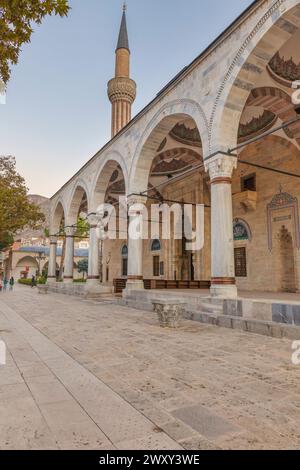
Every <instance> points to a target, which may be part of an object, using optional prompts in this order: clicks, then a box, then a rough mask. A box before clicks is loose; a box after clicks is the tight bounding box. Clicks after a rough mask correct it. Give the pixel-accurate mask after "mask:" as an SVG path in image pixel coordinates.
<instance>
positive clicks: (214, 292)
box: [210, 280, 238, 299]
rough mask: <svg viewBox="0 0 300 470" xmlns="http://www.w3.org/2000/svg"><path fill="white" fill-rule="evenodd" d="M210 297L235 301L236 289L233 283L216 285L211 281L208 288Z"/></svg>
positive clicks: (219, 282)
mask: <svg viewBox="0 0 300 470" xmlns="http://www.w3.org/2000/svg"><path fill="white" fill-rule="evenodd" d="M210 295H211V296H212V297H219V298H223V299H228V298H229V299H235V298H237V296H238V292H237V287H236V285H235V284H233V283H229V282H228V281H227V282H225V281H224V283H222V282H221V281H218V283H214V281H213V280H212V284H211V287H210Z"/></svg>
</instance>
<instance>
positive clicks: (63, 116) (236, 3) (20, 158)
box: [0, 0, 252, 196]
mask: <svg viewBox="0 0 300 470" xmlns="http://www.w3.org/2000/svg"><path fill="white" fill-rule="evenodd" d="M250 3H252V0H226V1H224V0H209V1H206V0H128V1H127V4H128V12H127V21H128V29H129V40H130V48H131V53H132V55H131V63H132V65H131V75H132V78H133V79H134V80H135V81H136V82H137V85H138V95H137V100H136V102H135V104H134V107H133V115H134V114H136V113H137V112H138V111H139V110H140V109H142V108H143V107H144V106H145V105H146V104H147V103H148V102H149V101H150V100H151V99H152V98H153V97H154V96H155V95H156V93H157V92H158V91H159V90H160V89H161V88H162V87H163V86H164V85H165V84H166V83H167V82H168V81H169V80H170V79H172V77H174V76H175V75H176V74H177V73H178V72H179V71H180V70H181V69H182V68H183V67H184V66H186V65H188V64H189V63H190V62H191V61H192V60H193V59H194V58H195V57H196V56H197V55H198V54H200V53H201V51H202V50H203V49H204V48H205V47H206V46H207V45H208V44H209V43H211V42H212V41H213V40H214V39H215V37H216V36H217V35H218V34H220V33H221V32H222V31H223V30H224V29H225V27H226V26H228V24H229V23H230V22H231V21H233V20H234V19H235V18H236V17H237V16H238V15H239V14H240V13H241V12H242V11H243V10H244V9H245V8H246V7H247V6H248V5H250ZM70 5H71V7H72V10H71V12H70V15H69V17H68V18H65V19H60V18H58V17H53V18H49V19H47V20H45V21H44V23H43V24H42V25H41V26H39V27H35V33H34V35H33V37H32V41H31V43H30V44H29V45H26V46H25V47H24V48H23V51H22V54H21V57H20V62H19V64H18V65H17V66H16V67H14V68H13V71H12V78H11V81H10V83H9V86H8V92H7V98H6V105H0V124H1V125H0V154H1V155H4V154H11V155H14V156H15V157H16V159H17V166H18V170H19V171H20V172H21V174H22V175H23V176H24V177H25V178H26V182H27V185H28V187H29V190H30V192H31V193H35V194H42V195H44V196H51V195H52V194H54V192H56V191H57V190H58V189H59V188H60V187H61V186H62V185H63V184H64V183H65V182H66V180H67V179H69V178H70V177H71V176H72V175H73V174H74V173H75V172H76V171H77V170H78V169H79V168H80V167H81V166H82V165H83V164H84V163H85V162H86V161H87V160H88V159H89V158H91V156H92V155H94V154H95V153H96V152H97V150H99V149H100V148H101V147H102V146H103V145H104V144H105V143H106V142H107V141H108V140H109V138H110V125H111V124H110V116H111V108H110V103H109V101H108V98H107V94H106V87H107V81H108V80H109V79H110V78H112V77H113V72H114V51H115V47H116V42H117V36H118V30H119V26H120V20H121V7H122V1H121V0H70Z"/></svg>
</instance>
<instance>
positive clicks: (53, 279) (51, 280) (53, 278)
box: [47, 277, 56, 284]
mask: <svg viewBox="0 0 300 470" xmlns="http://www.w3.org/2000/svg"><path fill="white" fill-rule="evenodd" d="M55 283H56V277H48V278H47V284H55Z"/></svg>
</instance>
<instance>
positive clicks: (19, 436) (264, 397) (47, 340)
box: [0, 286, 300, 450]
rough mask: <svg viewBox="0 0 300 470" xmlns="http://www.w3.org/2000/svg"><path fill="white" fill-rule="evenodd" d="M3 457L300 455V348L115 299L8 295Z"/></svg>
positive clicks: (3, 334) (2, 308)
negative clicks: (164, 319)
mask: <svg viewBox="0 0 300 470" xmlns="http://www.w3.org/2000/svg"><path fill="white" fill-rule="evenodd" d="M0 339H1V340H3V341H4V342H5V344H6V346H7V363H6V365H5V366H0V449H1V450H2V449H98V450H100V449H102V450H109V449H143V450H144V449H160V450H164V449H168V450H173V449H174V450H175V449H193V450H206V449H299V447H300V429H299V421H300V398H299V391H300V385H299V379H300V366H298V367H297V366H294V365H293V364H292V361H291V355H292V344H291V341H288V340H279V339H273V338H269V337H265V336H259V335H254V334H249V333H244V332H240V331H237V330H228V329H223V328H218V327H214V326H209V325H201V324H198V323H194V322H189V321H184V323H183V325H182V327H181V328H180V329H178V330H168V329H161V328H159V326H158V324H157V319H156V317H155V314H152V313H149V312H144V311H139V310H133V309H129V308H126V307H122V306H119V305H118V304H116V303H114V301H113V300H111V301H109V300H106V301H103V302H95V301H84V300H80V299H76V298H73V297H66V296H62V295H59V294H51V295H45V296H42V295H39V294H38V293H37V291H36V290H32V289H30V288H27V287H21V286H17V287H16V290H15V291H14V292H12V293H4V294H3V293H2V294H1V296H0Z"/></svg>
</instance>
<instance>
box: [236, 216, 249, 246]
mask: <svg viewBox="0 0 300 470" xmlns="http://www.w3.org/2000/svg"><path fill="white" fill-rule="evenodd" d="M251 238H252V237H251V230H250V227H249V225H248V224H247V222H245V220H242V219H235V221H234V223H233V239H234V241H240V240H249V241H251Z"/></svg>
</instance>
